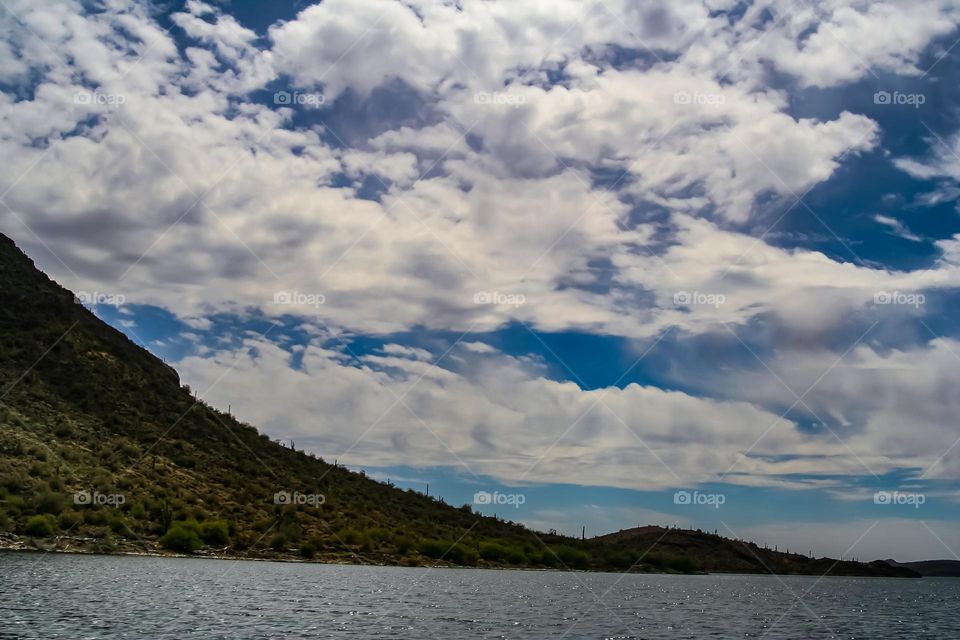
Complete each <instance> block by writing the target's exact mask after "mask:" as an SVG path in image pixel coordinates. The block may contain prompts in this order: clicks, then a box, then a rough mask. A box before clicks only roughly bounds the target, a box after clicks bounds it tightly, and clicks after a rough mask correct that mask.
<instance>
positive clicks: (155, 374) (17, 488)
mask: <svg viewBox="0 0 960 640" xmlns="http://www.w3.org/2000/svg"><path fill="white" fill-rule="evenodd" d="M0 303H2V304H0V547H5V548H27V549H56V550H71V551H99V552H115V551H117V552H140V553H169V552H179V553H195V554H204V555H231V556H248V557H257V558H273V559H293V558H302V559H317V560H323V561H329V562H364V563H390V564H406V565H421V564H457V565H475V566H492V567H503V566H516V567H529V568H574V569H604V570H618V571H624V570H632V571H703V570H707V571H752V572H760V573H766V572H768V571H769V570H773V571H776V572H783V573H822V572H826V571H827V570H828V569H829V570H830V572H831V573H842V574H849V575H853V574H857V575H907V574H911V575H914V574H912V572H911V571H910V570H909V569H905V568H899V567H892V566H890V565H888V564H886V563H880V565H881V566H879V567H878V566H875V564H870V565H861V564H857V563H851V562H842V563H837V564H835V565H834V564H832V563H833V561H831V560H828V559H825V558H824V559H819V560H812V559H807V558H803V557H802V556H795V555H790V554H778V553H775V552H770V551H769V550H760V549H758V548H757V547H755V546H751V545H749V544H748V543H740V542H737V541H731V540H726V539H724V538H721V537H719V536H708V535H706V534H695V533H694V532H679V531H669V532H667V533H666V535H665V536H664V537H663V539H662V540H659V541H657V540H655V538H656V536H657V535H659V534H658V531H659V532H661V533H662V532H663V530H654V529H650V528H646V529H643V530H633V533H631V532H621V533H616V534H610V535H609V536H602V537H600V538H595V539H590V540H578V539H575V538H570V537H565V536H560V535H556V534H546V533H538V532H534V531H530V530H528V529H527V528H526V527H524V526H522V525H520V524H516V523H512V522H505V521H503V520H501V519H497V518H493V517H486V516H482V515H479V514H477V513H474V512H473V511H472V509H471V508H470V506H469V505H463V506H460V507H454V506H451V505H447V504H445V503H444V502H443V501H442V500H441V499H439V498H435V497H429V496H426V495H423V494H421V493H419V492H415V491H412V490H409V489H408V490H401V489H399V488H397V487H394V486H392V485H390V484H387V483H382V482H378V481H375V480H373V479H370V478H368V477H366V476H365V475H364V474H363V473H362V472H360V473H356V472H352V471H349V470H347V469H345V468H343V467H339V466H337V465H335V464H330V463H328V462H326V461H325V460H323V459H322V458H320V457H317V456H315V455H313V454H310V453H306V452H303V451H296V450H294V449H293V448H292V446H291V447H287V446H283V445H281V444H279V443H277V442H274V441H273V440H271V439H270V438H269V437H268V436H266V435H264V434H261V433H259V432H258V431H257V430H256V429H255V428H254V427H252V426H250V425H248V424H244V423H242V422H240V421H238V420H237V419H236V418H234V417H232V416H230V415H228V414H225V413H223V412H221V411H218V410H216V409H214V408H213V407H210V406H208V405H206V404H205V403H203V402H202V401H198V400H197V399H196V398H195V397H194V395H193V393H192V392H191V391H190V389H188V388H186V387H184V386H181V383H180V380H179V377H178V376H177V373H176V371H174V370H173V369H172V368H171V367H169V366H168V365H166V364H165V363H164V362H163V361H161V360H160V359H159V358H157V357H155V356H153V355H152V354H150V353H149V352H147V351H146V350H145V349H142V348H141V347H139V346H137V345H136V344H134V343H133V342H132V341H131V340H130V339H128V338H127V337H126V336H125V335H124V334H123V333H121V332H119V331H117V330H115V329H113V328H112V327H110V326H109V325H107V324H105V323H104V322H102V321H101V320H100V319H98V318H97V317H96V316H95V315H94V314H93V313H91V312H90V311H88V310H87V309H86V308H85V307H84V306H83V305H81V304H80V303H79V302H78V301H77V300H76V299H75V297H74V295H73V294H72V293H71V292H70V291H67V290H66V289H64V288H63V287H61V286H59V285H58V284H57V283H55V282H53V281H52V280H50V279H49V278H48V277H47V276H46V275H44V274H43V273H41V272H40V271H39V270H37V269H36V267H35V266H34V264H33V262H32V261H31V260H30V259H29V258H28V257H27V256H26V255H24V254H23V253H22V252H21V251H20V250H19V249H18V248H17V247H16V246H15V245H14V243H13V242H12V241H11V240H10V239H9V238H7V237H6V236H3V235H2V234H0ZM298 496H299V498H301V499H303V500H298V498H297V497H298ZM278 499H279V502H280V503H278ZM654 543H656V544H654ZM650 547H653V548H652V549H651V548H650ZM754 555H757V556H759V557H760V558H761V559H763V562H758V561H756V560H755V559H752V557H753V556H754Z"/></svg>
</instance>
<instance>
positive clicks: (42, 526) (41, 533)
mask: <svg viewBox="0 0 960 640" xmlns="http://www.w3.org/2000/svg"><path fill="white" fill-rule="evenodd" d="M23 530H24V531H25V532H26V534H27V535H28V536H38V537H41V538H45V537H47V536H51V535H53V530H54V520H53V517H51V516H49V515H45V516H33V517H31V518H30V519H29V520H27V524H26V526H25V527H24V528H23Z"/></svg>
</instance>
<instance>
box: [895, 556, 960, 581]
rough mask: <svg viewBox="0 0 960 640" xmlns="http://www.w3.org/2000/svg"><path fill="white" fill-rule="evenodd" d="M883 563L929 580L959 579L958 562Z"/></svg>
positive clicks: (959, 562) (959, 567)
mask: <svg viewBox="0 0 960 640" xmlns="http://www.w3.org/2000/svg"><path fill="white" fill-rule="evenodd" d="M885 562H886V563H887V564H889V565H892V566H894V567H906V568H907V569H911V570H913V571H916V572H917V573H919V574H920V575H922V576H930V577H931V578H933V577H940V578H960V560H920V561H919V562H897V561H896V560H885Z"/></svg>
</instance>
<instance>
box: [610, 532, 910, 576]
mask: <svg viewBox="0 0 960 640" xmlns="http://www.w3.org/2000/svg"><path fill="white" fill-rule="evenodd" d="M596 540H597V541H599V542H602V543H603V544H604V545H606V546H607V547H609V548H611V549H617V550H631V549H632V550H637V549H640V550H645V549H650V552H649V553H648V557H650V556H653V558H652V559H651V561H652V562H657V561H658V560H659V557H660V556H662V555H666V556H672V557H675V558H695V559H697V560H698V562H699V566H698V567H697V568H698V569H701V570H703V571H706V572H708V573H776V574H778V575H788V574H808V575H825V574H827V573H829V574H830V575H835V576H894V577H904V578H915V577H917V573H916V572H914V571H913V570H911V568H909V567H902V566H892V565H890V564H888V563H887V562H883V561H880V560H876V561H874V562H870V563H862V562H853V561H850V560H834V559H832V558H813V557H810V556H805V555H802V554H799V553H789V552H782V551H777V550H774V549H768V548H765V547H760V546H758V545H756V544H754V543H752V542H747V541H745V540H731V539H730V538H725V537H723V536H719V535H717V534H715V533H707V532H704V531H694V530H691V529H671V528H664V527H658V526H647V527H637V528H634V529H624V530H622V531H618V532H616V533H609V534H607V535H603V536H599V537H598V538H596ZM891 568H893V569H894V571H890V569H891Z"/></svg>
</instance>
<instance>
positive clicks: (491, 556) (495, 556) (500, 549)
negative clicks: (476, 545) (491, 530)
mask: <svg viewBox="0 0 960 640" xmlns="http://www.w3.org/2000/svg"><path fill="white" fill-rule="evenodd" d="M480 557H481V558H483V559H484V560H491V561H493V562H496V561H498V560H503V559H504V558H506V557H507V548H506V547H504V546H503V545H500V544H497V543H496V542H481V543H480Z"/></svg>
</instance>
